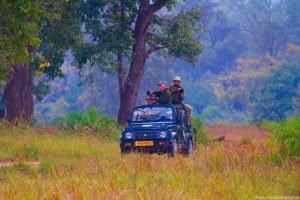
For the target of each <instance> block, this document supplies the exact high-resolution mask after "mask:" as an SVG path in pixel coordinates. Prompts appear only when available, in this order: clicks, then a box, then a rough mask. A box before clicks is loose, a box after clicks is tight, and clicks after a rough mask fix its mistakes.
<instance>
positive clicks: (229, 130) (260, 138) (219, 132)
mask: <svg viewBox="0 0 300 200" xmlns="http://www.w3.org/2000/svg"><path fill="white" fill-rule="evenodd" d="M207 132H208V135H209V137H210V138H212V139H215V138H218V137H221V136H223V135H224V136H225V140H224V141H225V142H232V143H241V141H242V138H243V136H248V137H250V138H252V141H253V143H256V144H259V145H262V144H263V143H264V141H265V140H266V139H267V138H269V136H268V131H267V130H265V129H262V128H257V127H247V126H225V125H214V126H208V127H207Z"/></svg>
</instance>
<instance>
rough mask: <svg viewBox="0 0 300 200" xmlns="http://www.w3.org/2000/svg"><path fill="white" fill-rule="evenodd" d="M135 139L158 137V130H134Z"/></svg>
mask: <svg viewBox="0 0 300 200" xmlns="http://www.w3.org/2000/svg"><path fill="white" fill-rule="evenodd" d="M134 138H135V139H155V138H159V133H158V132H135V133H134Z"/></svg>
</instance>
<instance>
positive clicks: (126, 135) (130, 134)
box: [125, 132, 133, 139]
mask: <svg viewBox="0 0 300 200" xmlns="http://www.w3.org/2000/svg"><path fill="white" fill-rule="evenodd" d="M132 137H133V134H132V133H131V132H127V133H126V134H125V138H126V139H131V138H132Z"/></svg>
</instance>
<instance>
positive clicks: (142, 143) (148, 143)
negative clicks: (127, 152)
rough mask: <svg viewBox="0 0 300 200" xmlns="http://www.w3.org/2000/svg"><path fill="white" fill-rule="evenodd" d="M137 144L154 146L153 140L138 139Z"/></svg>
mask: <svg viewBox="0 0 300 200" xmlns="http://www.w3.org/2000/svg"><path fill="white" fill-rule="evenodd" d="M135 146H153V141H136V142H135Z"/></svg>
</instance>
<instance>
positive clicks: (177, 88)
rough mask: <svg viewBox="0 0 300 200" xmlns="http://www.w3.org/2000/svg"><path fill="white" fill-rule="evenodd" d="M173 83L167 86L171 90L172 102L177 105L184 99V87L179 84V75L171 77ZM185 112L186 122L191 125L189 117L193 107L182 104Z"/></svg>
mask: <svg viewBox="0 0 300 200" xmlns="http://www.w3.org/2000/svg"><path fill="white" fill-rule="evenodd" d="M173 83H174V84H173V85H171V86H170V87H169V91H170V92H171V98H172V103H173V104H178V105H179V106H180V105H182V104H181V103H182V101H183V100H184V87H183V86H181V85H180V83H181V79H180V77H179V76H175V77H174V79H173ZM184 107H185V110H186V114H187V124H188V126H191V118H192V112H193V107H192V106H190V105H189V104H186V103H185V104H184Z"/></svg>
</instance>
